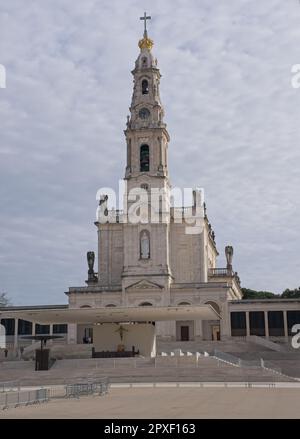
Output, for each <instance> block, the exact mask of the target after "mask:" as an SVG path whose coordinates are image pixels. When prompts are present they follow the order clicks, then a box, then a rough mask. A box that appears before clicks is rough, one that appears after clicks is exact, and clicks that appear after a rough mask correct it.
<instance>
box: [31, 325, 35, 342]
mask: <svg viewBox="0 0 300 439" xmlns="http://www.w3.org/2000/svg"><path fill="white" fill-rule="evenodd" d="M31 335H35V322H32V331H31ZM31 343H32V344H33V343H35V340H32V342H31Z"/></svg>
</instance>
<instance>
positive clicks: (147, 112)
mask: <svg viewBox="0 0 300 439" xmlns="http://www.w3.org/2000/svg"><path fill="white" fill-rule="evenodd" d="M140 19H141V20H143V21H144V37H143V39H141V40H140V41H139V47H140V49H141V51H140V53H139V56H138V58H137V60H136V62H135V68H134V70H133V71H132V74H133V77H134V87H133V94H132V99H131V105H130V108H129V110H130V116H128V118H127V129H126V130H125V136H126V139H127V166H126V174H125V176H126V178H128V179H130V178H134V179H136V178H139V179H142V180H144V179H148V180H149V179H150V178H153V177H155V179H157V177H162V178H167V175H168V167H167V148H168V142H169V134H168V132H167V127H166V124H165V122H164V109H163V106H162V103H161V99H160V93H159V88H160V78H161V75H160V72H159V69H158V66H157V60H156V58H155V57H154V55H153V53H152V51H151V49H152V46H153V41H152V40H151V39H150V38H149V37H148V32H147V20H150V19H151V17H150V16H147V14H146V12H145V13H144V16H143V17H140ZM149 181H150V180H149ZM136 183H137V181H135V182H134V184H136ZM138 183H139V182H138ZM142 183H144V181H142Z"/></svg>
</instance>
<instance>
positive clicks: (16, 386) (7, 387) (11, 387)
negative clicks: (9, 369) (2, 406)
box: [0, 381, 20, 393]
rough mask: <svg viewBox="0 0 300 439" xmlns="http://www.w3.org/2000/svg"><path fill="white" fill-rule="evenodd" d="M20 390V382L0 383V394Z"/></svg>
mask: <svg viewBox="0 0 300 439" xmlns="http://www.w3.org/2000/svg"><path fill="white" fill-rule="evenodd" d="M16 390H20V381H6V382H2V383H0V393H3V392H11V391H16Z"/></svg>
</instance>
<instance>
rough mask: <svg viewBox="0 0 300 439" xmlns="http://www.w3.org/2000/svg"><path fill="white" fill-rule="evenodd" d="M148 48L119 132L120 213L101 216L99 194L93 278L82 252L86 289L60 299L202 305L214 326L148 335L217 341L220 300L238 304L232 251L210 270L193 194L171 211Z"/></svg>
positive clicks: (211, 249) (187, 325) (180, 325)
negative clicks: (122, 151) (122, 152)
mask: <svg viewBox="0 0 300 439" xmlns="http://www.w3.org/2000/svg"><path fill="white" fill-rule="evenodd" d="M152 47H153V41H152V40H151V39H150V38H149V37H148V33H147V30H146V29H145V32H144V36H143V38H142V39H141V40H140V41H139V49H140V53H139V56H138V58H137V60H136V62H135V66H134V69H133V71H132V75H133V83H134V86H133V94H132V100H131V105H130V116H128V117H127V126H126V129H125V131H124V133H125V138H126V147H127V163H126V164H125V172H124V174H125V175H124V178H125V188H126V189H125V193H124V207H126V209H125V208H124V210H123V211H109V210H108V208H107V200H108V197H107V196H106V195H105V194H102V195H101V197H100V203H99V204H100V206H99V215H98V221H96V223H95V225H96V227H97V231H98V258H97V260H98V272H97V273H96V272H94V267H93V263H94V259H95V257H94V254H93V252H89V254H88V260H89V261H90V262H89V274H88V280H87V286H84V287H71V288H70V289H69V291H68V292H67V293H66V294H67V295H68V299H69V307H70V308H82V307H91V308H93V307H132V306H153V307H155V306H174V305H176V306H177V305H201V304H210V305H211V306H212V307H213V308H214V309H215V310H216V311H217V313H218V314H219V315H220V317H221V320H216V321H214V320H213V321H203V322H202V321H201V320H199V321H171V322H157V324H156V326H157V327H156V333H157V337H159V338H162V339H168V340H182V341H184V340H199V339H201V340H202V339H206V340H218V339H220V338H221V337H222V338H224V337H226V336H229V335H230V329H229V327H230V323H229V321H228V316H229V312H228V301H234V300H239V299H241V297H242V295H241V289H240V281H239V278H238V276H237V273H235V272H234V271H233V269H232V254H233V249H232V247H230V246H228V247H226V257H227V267H226V268H221V269H220V268H217V256H218V251H217V247H216V242H215V235H214V232H213V230H212V227H211V225H210V223H209V220H208V217H207V212H206V206H205V203H204V202H203V197H202V193H200V191H199V190H196V189H195V190H194V192H193V203H192V205H191V206H190V207H187V206H185V207H183V206H179V207H178V206H177V207H175V206H174V205H173V202H172V200H173V195H172V186H171V182H170V178H169V172H168V151H169V142H170V136H169V133H168V129H167V124H166V122H165V112H164V108H163V105H162V102H161V98H160V79H161V74H160V71H159V68H158V63H157V59H156V58H155V57H154V55H153V53H152ZM135 194H138V195H137V197H138V199H139V203H136V199H137V198H136V197H135ZM156 194H158V197H156ZM154 201H156V203H154ZM137 204H138V207H137ZM137 217H138V219H136V218H137ZM193 221H194V223H193ZM70 329H71V328H70ZM91 331H92V327H91V328H88V327H86V325H81V326H80V325H78V327H76V326H75V325H73V330H72V329H71V331H69V337H70V338H73V339H76V340H80V339H81V338H82V337H85V336H86V335H87V334H88V333H91Z"/></svg>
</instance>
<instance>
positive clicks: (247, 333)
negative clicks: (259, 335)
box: [246, 311, 250, 337]
mask: <svg viewBox="0 0 300 439" xmlns="http://www.w3.org/2000/svg"><path fill="white" fill-rule="evenodd" d="M249 335H250V319H249V311H246V336H247V337H248V336H249Z"/></svg>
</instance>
